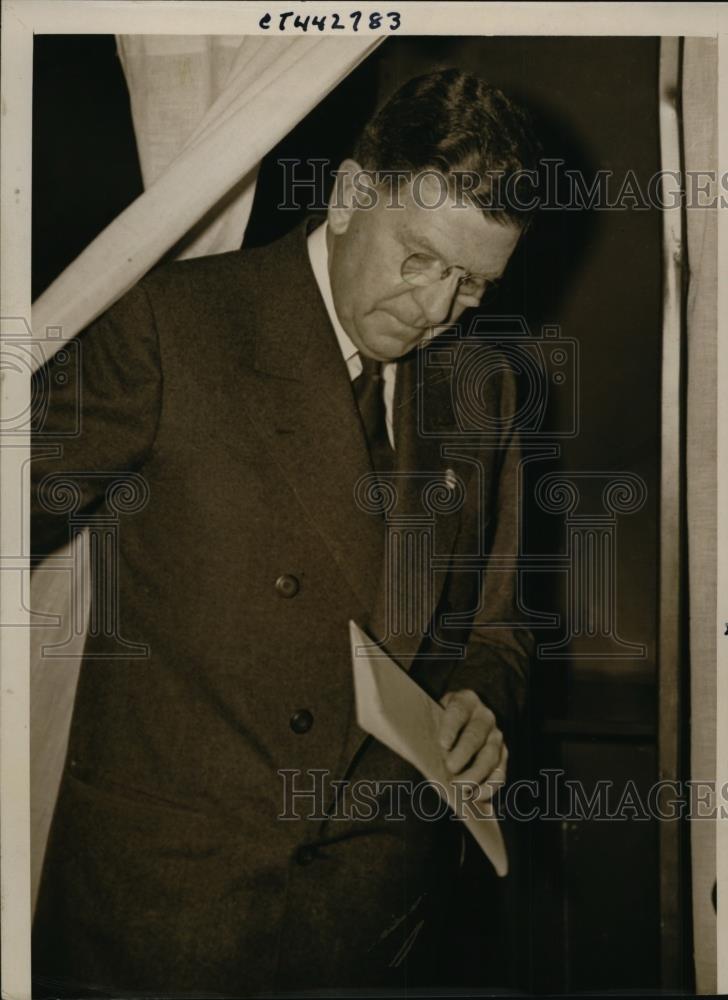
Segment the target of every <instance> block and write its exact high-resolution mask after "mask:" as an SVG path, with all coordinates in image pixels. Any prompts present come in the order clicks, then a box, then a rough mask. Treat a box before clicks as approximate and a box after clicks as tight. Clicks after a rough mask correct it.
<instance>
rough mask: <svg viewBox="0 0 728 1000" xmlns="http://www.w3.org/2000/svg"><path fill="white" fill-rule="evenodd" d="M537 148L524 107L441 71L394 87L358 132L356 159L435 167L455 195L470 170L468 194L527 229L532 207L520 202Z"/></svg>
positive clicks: (414, 169) (383, 168) (381, 168)
mask: <svg viewBox="0 0 728 1000" xmlns="http://www.w3.org/2000/svg"><path fill="white" fill-rule="evenodd" d="M540 153H541V146H540V143H539V141H538V139H537V138H536V136H535V134H534V132H533V129H532V124H531V119H530V117H529V115H528V114H527V112H526V111H525V110H524V109H523V108H520V107H519V106H518V105H517V104H515V103H514V102H513V101H511V100H509V99H508V98H507V97H506V96H505V95H504V94H503V93H502V92H501V91H500V90H498V89H497V88H496V87H492V86H490V85H489V84H487V83H485V81H483V80H481V79H479V77H477V76H472V75H470V74H469V73H463V72H461V71H460V70H458V69H443V70H438V71H436V72H433V73H427V74H426V75H424V76H418V77H415V78H414V79H412V80H409V81H408V82H407V83H405V84H404V86H402V87H400V89H399V90H398V91H397V92H396V93H395V94H394V95H393V96H392V97H391V98H390V99H389V100H388V101H387V103H386V104H385V105H384V106H383V107H382V108H381V109H380V111H379V112H378V113H377V114H376V115H375V116H374V118H372V119H371V121H370V122H369V123H368V125H367V126H366V128H365V129H364V132H363V133H362V135H361V137H360V139H359V141H358V143H357V146H356V149H355V151H354V159H355V160H357V162H358V163H359V164H360V166H361V167H363V168H364V169H365V170H367V171H372V172H379V173H386V172H387V171H395V170H396V171H402V170H404V171H408V173H409V174H410V175H415V174H417V173H421V172H422V171H425V170H435V171H439V172H440V173H442V174H443V175H444V176H445V177H446V179H447V181H448V187H449V189H450V193H451V194H452V195H454V196H455V195H456V191H455V188H456V185H457V183H458V175H463V174H465V173H466V172H468V173H470V174H471V175H474V177H475V178H476V182H475V184H473V180H472V179H470V180H468V181H467V184H468V185H473V187H472V190H471V191H470V192H469V195H468V197H470V198H471V199H472V200H473V202H474V203H475V204H477V205H478V206H479V207H480V208H481V209H482V210H483V211H484V212H487V213H488V214H490V215H492V216H493V217H494V218H496V219H498V220H499V221H503V222H506V221H510V222H512V223H515V224H517V225H519V226H521V227H522V228H524V229H525V228H526V227H527V225H528V223H529V221H530V215H531V212H532V208H531V209H529V208H524V206H525V205H526V204H527V203H528V201H529V200H533V195H534V193H535V184H534V182H533V179H532V178H527V177H524V176H523V171H528V170H536V168H537V166H538V159H539V156H540ZM524 182H525V183H526V184H527V185H528V192H526V193H524V192H523V191H522V188H523V186H524ZM460 183H461V184H462V183H464V181H463V180H462V177H461V180H460ZM519 191H520V192H521V195H520V197H519V196H518V194H516V192H519Z"/></svg>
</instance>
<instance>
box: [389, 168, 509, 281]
mask: <svg viewBox="0 0 728 1000" xmlns="http://www.w3.org/2000/svg"><path fill="white" fill-rule="evenodd" d="M426 180H429V179H426ZM431 180H432V181H433V183H431V184H428V183H426V181H423V183H422V184H421V185H420V187H419V188H415V189H414V190H413V188H412V187H411V186H410V185H407V188H406V189H403V190H402V192H401V195H400V199H399V204H400V205H401V206H402V207H401V208H392V207H387V206H386V205H385V206H384V208H383V211H384V212H385V213H386V215H387V221H388V224H389V225H390V226H391V228H392V231H393V233H394V235H395V237H396V238H397V240H398V241H399V242H400V243H401V245H402V247H403V249H404V250H407V251H408V252H409V253H414V252H424V253H431V254H436V255H437V256H438V257H440V258H441V259H442V260H443V262H445V263H448V264H461V265H462V266H463V267H465V268H467V270H469V271H474V272H477V273H479V274H485V275H488V276H489V277H490V276H492V277H499V276H500V274H501V273H502V272H503V270H504V268H505V266H506V264H507V263H508V260H509V258H510V256H511V254H512V253H513V250H514V249H515V247H516V244H517V243H518V239H519V237H520V229H519V228H518V227H517V226H515V225H513V224H512V223H510V222H503V221H497V220H496V219H494V218H493V217H492V216H490V215H486V214H485V213H484V212H482V211H481V209H479V208H478V207H476V206H475V205H473V204H471V203H468V202H467V201H464V200H463V199H462V198H461V199H459V200H457V201H456V200H455V199H454V198H452V197H451V196H450V195H449V194H447V196H445V189H444V187H442V186H440V184H439V182H437V181H434V179H431Z"/></svg>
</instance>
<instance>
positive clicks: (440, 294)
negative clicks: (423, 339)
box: [413, 274, 458, 326]
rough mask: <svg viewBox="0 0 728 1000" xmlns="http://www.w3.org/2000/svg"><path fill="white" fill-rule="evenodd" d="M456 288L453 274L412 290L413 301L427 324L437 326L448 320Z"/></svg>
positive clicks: (455, 276)
mask: <svg viewBox="0 0 728 1000" xmlns="http://www.w3.org/2000/svg"><path fill="white" fill-rule="evenodd" d="M457 290H458V277H457V275H455V274H450V275H448V276H447V277H446V278H441V279H440V280H439V281H434V282H433V283H432V284H431V285H420V286H419V287H417V288H415V289H414V290H413V294H414V297H415V301H416V302H417V305H418V306H419V307H420V309H421V310H422V314H423V316H424V318H425V319H426V321H427V323H428V325H429V326H439V325H441V324H443V323H446V322H447V321H448V319H449V318H450V314H451V312H452V308H453V302H454V301H455V295H456V294H457Z"/></svg>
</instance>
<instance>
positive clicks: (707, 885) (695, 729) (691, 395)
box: [682, 38, 718, 994]
mask: <svg viewBox="0 0 728 1000" xmlns="http://www.w3.org/2000/svg"><path fill="white" fill-rule="evenodd" d="M717 70H718V46H717V41H716V39H713V38H687V39H686V40H685V49H684V62H683V91H682V102H683V130H684V133H683V134H684V141H685V168H686V171H687V172H688V174H689V173H690V172H692V171H716V169H717V162H718V157H717V148H716V145H717V99H718V90H717ZM711 190H712V194H713V195H715V194H716V191H717V187H716V185H714V186H713V188H712V189H711ZM688 194H689V195H690V188H689V187H688ZM690 200H691V199H690V198H689V199H688V201H689V202H690ZM705 200H706V201H707V199H705ZM686 214H687V243H688V259H689V265H690V286H689V292H688V302H687V354H688V357H687V370H688V385H687V519H688V549H689V552H688V566H689V577H690V677H691V682H690V701H691V705H690V734H691V736H690V753H691V774H692V778H693V780H694V781H715V765H716V695H717V677H716V657H717V650H716V631H715V616H716V606H717V599H716V596H717V577H716V573H717V567H716V557H715V538H716V534H717V509H716V489H717V483H716V447H717V424H716V413H717V374H716V372H717V315H718V314H717V280H718V273H717V223H718V218H717V211H716V209H715V208H706V207H702V208H701V207H698V206H695V205H693V207H689V208H688V209H687V213H686ZM690 837H691V851H692V889H693V938H694V942H695V945H694V954H695V976H696V991H697V992H698V993H701V994H705V993H715V991H716V989H717V984H716V962H717V947H716V945H717V939H716V934H717V925H716V915H715V911H714V909H713V903H712V900H711V894H712V890H713V885H714V883H715V877H716V856H715V851H716V827H715V822H714V821H713V820H705V819H702V820H701V819H698V820H695V821H694V822H693V823H692V824H691V829H690Z"/></svg>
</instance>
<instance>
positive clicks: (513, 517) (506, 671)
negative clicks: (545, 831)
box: [447, 375, 534, 742]
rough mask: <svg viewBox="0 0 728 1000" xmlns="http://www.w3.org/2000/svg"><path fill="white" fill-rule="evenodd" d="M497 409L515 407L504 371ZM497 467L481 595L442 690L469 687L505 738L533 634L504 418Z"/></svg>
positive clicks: (511, 439) (514, 456)
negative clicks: (524, 611)
mask: <svg viewBox="0 0 728 1000" xmlns="http://www.w3.org/2000/svg"><path fill="white" fill-rule="evenodd" d="M501 412H502V413H510V414H513V413H515V412H516V390H515V379H514V378H513V377H512V376H511V375H508V376H507V377H506V378H505V379H504V383H503V389H502V411H501ZM504 425H505V429H504V432H503V434H502V437H501V440H500V447H499V468H498V473H497V479H496V482H495V483H494V489H493V493H492V496H493V498H494V499H493V504H492V507H491V509H490V510H489V511H487V512H483V514H482V515H481V516H487V517H488V518H489V521H490V524H489V527H490V530H491V539H492V541H491V545H490V548H489V552H488V563H487V566H486V568H485V571H484V572H483V573H482V577H481V586H480V600H479V603H478V609H477V611H476V613H475V615H474V619H473V627H472V631H471V633H470V638H469V641H468V644H467V648H466V653H465V657H464V658H463V660H461V661H460V662H459V663H457V664H456V666H455V668H454V669H453V671H452V673H451V674H450V677H449V679H448V684H447V690H449V691H457V690H462V689H465V688H470V689H471V690H473V691H475V692H476V694H477V695H478V696H479V697H480V699H481V701H483V702H484V703H485V704H486V705H487V706H488V707H489V708H490V709H491V710H492V711H493V712H494V713H495V716H496V719H497V721H498V725H499V727H500V728H501V730H502V731H503V732H504V734H505V736H506V742H508V740H509V738H510V737H511V736H512V734H513V733H514V727H516V725H517V722H518V719H519V716H520V715H521V713H522V712H523V709H524V706H525V701H526V694H527V687H528V671H529V661H530V658H531V656H532V655H533V647H534V642H533V636H532V634H531V632H530V631H529V629H528V628H527V627H526V626H525V625H524V624H523V623H522V615H521V611H520V607H519V596H518V571H517V568H516V560H517V557H518V552H519V544H518V543H519V536H520V518H521V516H522V512H523V497H522V496H521V476H520V461H521V449H520V444H519V438H518V433H517V428H516V427H515V426H513V421H511V423H510V425H508V422H507V420H506V418H505V417H504Z"/></svg>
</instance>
